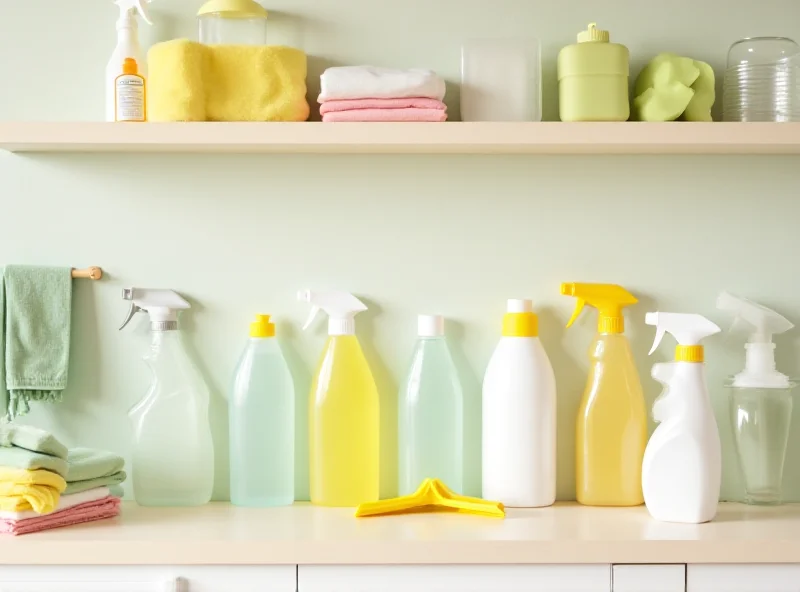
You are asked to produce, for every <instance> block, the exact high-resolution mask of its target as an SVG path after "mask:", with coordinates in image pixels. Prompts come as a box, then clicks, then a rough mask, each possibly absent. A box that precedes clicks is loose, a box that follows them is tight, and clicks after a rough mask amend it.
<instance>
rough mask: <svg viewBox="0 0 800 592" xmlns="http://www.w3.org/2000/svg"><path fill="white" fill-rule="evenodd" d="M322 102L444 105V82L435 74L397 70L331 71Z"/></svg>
mask: <svg viewBox="0 0 800 592" xmlns="http://www.w3.org/2000/svg"><path fill="white" fill-rule="evenodd" d="M321 83H322V87H321V91H322V92H321V93H320V95H319V102H320V103H324V102H326V101H341V100H349V99H404V98H408V97H419V98H426V99H436V100H437V101H441V100H443V99H444V95H445V90H446V89H445V83H444V79H443V78H441V77H440V76H438V75H437V74H436V72H434V71H432V70H420V69H410V70H397V69H394V68H377V67H374V66H341V67H336V68H328V69H327V70H325V72H323V74H322V78H321Z"/></svg>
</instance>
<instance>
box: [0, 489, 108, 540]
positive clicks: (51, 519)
mask: <svg viewBox="0 0 800 592" xmlns="http://www.w3.org/2000/svg"><path fill="white" fill-rule="evenodd" d="M121 503H122V502H121V500H120V499H119V498H118V497H113V496H109V497H107V498H104V499H100V500H95V501H92V502H86V503H85V504H80V505H77V506H73V507H71V508H67V509H65V510H61V511H60V512H53V513H52V514H45V515H44V516H38V517H36V518H25V519H24V520H10V519H7V518H4V519H2V520H0V534H12V535H18V534H29V533H31V532H40V531H42V530H50V529H52V528H61V527H62V526H72V525H74V524H82V523H84V522H94V521H95V520H105V519H106V518H113V517H115V516H118V515H119V506H120V504H121Z"/></svg>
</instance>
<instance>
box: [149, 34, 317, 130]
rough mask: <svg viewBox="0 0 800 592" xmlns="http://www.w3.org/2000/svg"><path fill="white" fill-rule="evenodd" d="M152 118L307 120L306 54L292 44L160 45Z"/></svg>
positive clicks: (154, 58)
mask: <svg viewBox="0 0 800 592" xmlns="http://www.w3.org/2000/svg"><path fill="white" fill-rule="evenodd" d="M147 61H148V68H149V72H150V75H149V78H148V88H147V111H148V119H149V120H150V121H305V120H306V119H308V115H309V112H310V108H309V106H308V101H307V100H306V92H307V89H306V74H307V69H308V62H307V58H306V54H305V53H303V52H302V51H300V50H297V49H293V48H291V47H280V46H245V45H213V46H212V45H202V44H200V43H194V42H192V41H187V40H185V39H178V40H174V41H167V42H165V43H159V44H157V45H154V46H153V47H152V48H151V49H150V52H149V53H148V56H147Z"/></svg>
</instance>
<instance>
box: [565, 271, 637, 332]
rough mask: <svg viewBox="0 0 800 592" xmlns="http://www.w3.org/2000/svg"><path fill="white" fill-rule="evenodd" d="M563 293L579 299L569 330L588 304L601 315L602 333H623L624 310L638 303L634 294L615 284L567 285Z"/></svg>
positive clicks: (599, 318) (600, 327) (599, 320)
mask: <svg viewBox="0 0 800 592" xmlns="http://www.w3.org/2000/svg"><path fill="white" fill-rule="evenodd" d="M561 293H562V294H563V295H564V296H574V297H575V298H577V299H578V301H577V303H576V304H575V311H574V312H573V313H572V318H570V320H569V323H567V328H569V327H571V326H572V324H573V323H574V322H575V321H576V320H577V318H578V317H579V316H580V314H581V312H582V311H583V307H584V306H586V305H587V304H588V305H590V306H593V307H594V308H596V309H597V311H598V313H599V316H598V330H599V331H600V332H601V333H622V331H623V330H624V329H625V318H624V317H623V316H622V309H623V308H625V307H626V306H630V305H632V304H636V303H637V302H638V300H637V299H636V297H635V296H634V295H633V294H631V293H630V292H628V291H627V290H626V289H625V288H623V287H622V286H617V285H614V284H581V283H565V284H561Z"/></svg>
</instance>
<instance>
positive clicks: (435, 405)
mask: <svg viewBox="0 0 800 592" xmlns="http://www.w3.org/2000/svg"><path fill="white" fill-rule="evenodd" d="M399 403H400V407H399V409H398V412H399V413H398V415H399V426H400V434H399V456H400V458H399V461H400V463H399V464H400V495H410V494H412V493H414V492H415V491H416V490H417V488H419V486H420V485H422V482H423V481H424V480H425V479H439V480H440V481H442V482H443V483H444V484H445V485H447V487H448V488H449V489H451V490H452V491H455V492H457V493H462V492H463V488H464V393H463V390H462V387H461V382H460V380H459V378H458V372H457V371H456V367H455V364H454V362H453V358H452V356H451V355H450V349H449V348H448V346H447V340H446V339H445V336H444V321H443V319H442V318H441V317H437V316H421V317H420V318H419V340H418V341H417V346H416V348H415V350H414V355H413V357H412V360H411V368H410V369H409V371H408V375H407V377H406V380H405V383H404V385H403V387H402V390H401V391H400V397H399Z"/></svg>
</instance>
